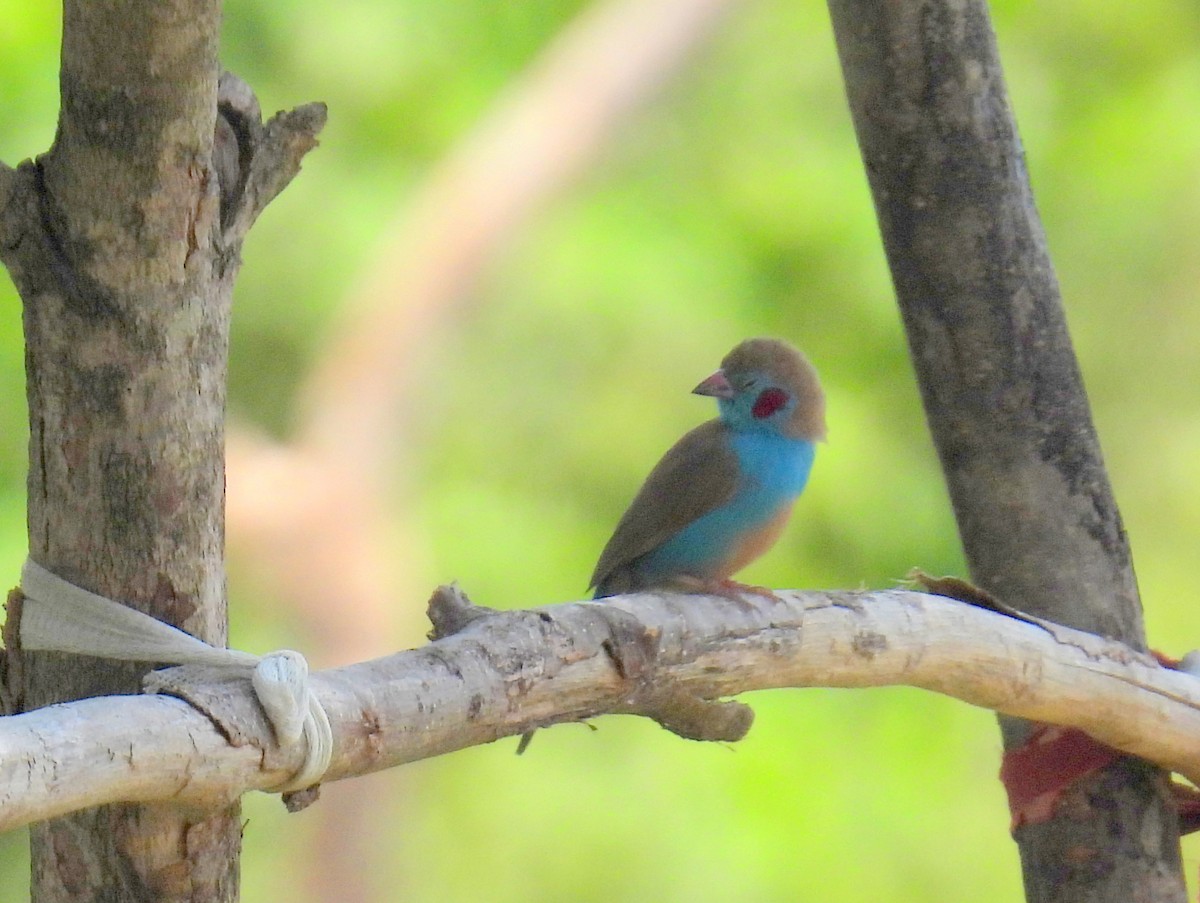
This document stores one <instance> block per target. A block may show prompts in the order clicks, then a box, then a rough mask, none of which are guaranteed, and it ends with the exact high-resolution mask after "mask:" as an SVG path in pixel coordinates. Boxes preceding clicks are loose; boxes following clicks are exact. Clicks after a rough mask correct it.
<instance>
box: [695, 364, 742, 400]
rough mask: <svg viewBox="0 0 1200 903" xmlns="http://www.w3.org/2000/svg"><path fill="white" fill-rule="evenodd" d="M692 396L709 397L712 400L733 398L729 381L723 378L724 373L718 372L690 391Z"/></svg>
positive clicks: (722, 371)
mask: <svg viewBox="0 0 1200 903" xmlns="http://www.w3.org/2000/svg"><path fill="white" fill-rule="evenodd" d="M692 394H693V395H710V396H712V397H713V398H733V386H732V385H730V383H729V380H728V379H726V378H725V371H724V370H718V371H717V372H716V373H714V374H713V375H712V376H710V377H709V378H708V379H706V380H704V382H702V383H700V385H698V386H696V388H694V389H692Z"/></svg>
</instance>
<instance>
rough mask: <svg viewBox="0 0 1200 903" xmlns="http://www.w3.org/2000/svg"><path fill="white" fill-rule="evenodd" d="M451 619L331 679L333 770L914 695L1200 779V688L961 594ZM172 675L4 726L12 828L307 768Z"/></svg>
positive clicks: (723, 734)
mask: <svg viewBox="0 0 1200 903" xmlns="http://www.w3.org/2000/svg"><path fill="white" fill-rule="evenodd" d="M430 617H431V620H432V621H433V623H434V625H435V630H434V633H435V635H436V636H438V637H440V638H439V639H436V640H435V641H434V642H432V643H430V644H429V645H427V646H424V647H422V648H420V649H415V650H412V651H408V652H401V653H397V654H395V655H390V656H387V657H385V658H380V659H376V660H374V661H369V662H363V663H361V664H356V665H350V666H347V667H343V668H337V669H333V670H330V671H324V672H321V673H320V674H317V675H315V676H314V678H313V680H314V684H315V689H316V691H317V693H318V695H319V696H320V698H321V700H322V702H323V703H324V705H325V707H326V709H327V710H328V713H329V716H330V720H331V722H332V725H333V731H334V737H335V751H334V758H333V763H332V765H331V767H330V770H329V772H328V773H327V774H326V777H325V779H326V780H337V779H340V778H346V777H352V776H355V775H360V774H365V773H368V772H372V771H377V770H379V769H383V768H388V767H391V766H394V765H399V764H402V763H405V762H412V761H415V760H418V759H424V758H428V757H431V756H436V755H440V754H442V753H447V752H451V751H453V750H456V749H461V748H464V747H468V746H475V745H478V744H481V743H487V742H490V741H492V740H495V739H497V738H500V737H504V736H509V735H514V734H521V733H524V732H526V731H529V730H532V729H534V728H539V727H544V726H546V725H549V724H553V723H557V722H561V721H572V720H577V719H582V718H590V717H593V716H596V715H601V714H605V713H612V712H625V713H635V714H642V715H647V716H649V717H652V718H654V719H655V720H657V721H659V722H660V723H661V724H663V725H664V726H666V727H668V728H669V729H671V730H673V731H675V732H676V733H679V734H681V735H683V736H687V737H693V738H696V739H727V740H732V739H738V738H739V737H741V736H743V735H744V734H745V732H746V730H747V729H748V728H749V724H750V712H749V709H748V708H746V707H745V706H742V705H740V704H738V703H728V702H725V703H719V702H712V700H718V699H721V698H722V697H728V696H732V695H735V694H738V693H742V692H745V691H747V690H759V689H766V688H772V687H809V686H822V687H867V686H885V685H893V684H908V685H911V686H916V687H923V688H925V689H928V690H934V691H937V692H939V693H945V694H947V695H950V696H954V697H957V698H959V699H962V700H963V701H965V702H969V703H971V704H973V705H978V706H983V707H986V708H991V709H995V710H997V711H1001V712H1005V713H1007V714H1011V715H1019V716H1021V717H1025V718H1031V719H1034V720H1037V721H1046V722H1053V723H1057V724H1063V725H1069V726H1072V727H1077V728H1080V729H1082V730H1084V731H1086V732H1088V733H1089V734H1091V735H1092V736H1093V737H1095V738H1096V739H1098V740H1100V741H1102V742H1104V743H1107V744H1109V745H1111V746H1114V747H1116V748H1118V749H1121V750H1123V751H1125V752H1128V753H1132V754H1134V755H1137V756H1141V757H1142V758H1145V759H1148V760H1151V761H1153V762H1157V763H1159V764H1161V765H1164V766H1166V767H1168V768H1170V769H1172V770H1174V771H1177V772H1179V773H1181V774H1183V775H1184V776H1186V777H1188V778H1190V779H1191V780H1193V781H1195V780H1197V779H1198V778H1200V681H1198V680H1197V678H1195V677H1192V676H1191V675H1189V674H1186V673H1182V672H1177V671H1172V670H1170V669H1167V668H1163V667H1161V666H1160V665H1158V663H1157V662H1156V661H1154V660H1153V659H1151V658H1148V657H1147V656H1144V655H1141V654H1139V653H1137V652H1134V651H1132V650H1130V649H1128V648H1127V647H1125V646H1122V645H1120V644H1117V643H1112V642H1109V641H1106V640H1104V639H1102V638H1099V637H1096V636H1093V635H1091V634H1086V633H1081V632H1079V631H1076V630H1071V629H1068V628H1065V627H1059V626H1056V625H1045V626H1039V625H1038V624H1032V623H1028V622H1025V621H1021V620H1017V619H1014V618H1009V617H1006V616H1004V615H1000V614H996V613H994V612H990V611H986V610H983V609H980V608H976V607H973V606H971V605H967V604H963V603H961V602H957V601H954V600H951V599H947V598H944V597H941V596H933V595H927V594H924V593H916V592H908V591H900V590H896V591H882V592H780V593H779V597H778V601H776V600H772V599H769V598H766V597H759V596H747V597H746V599H745V600H744V601H741V602H734V601H731V600H729V599H725V598H721V597H713V596H681V595H666V594H664V595H657V594H640V595H631V596H624V597H617V598H614V599H611V600H608V601H606V602H603V603H572V604H564V605H555V606H550V607H547V608H540V609H530V610H521V611H509V612H499V611H493V610H491V609H486V608H481V607H475V606H472V605H471V604H470V603H469V602H468V601H466V599H465V598H464V597H463V596H462V595H461V594H459V593H457V591H455V590H453V589H451V588H446V587H443V588H441V589H439V590H438V591H437V592H436V593H435V594H434V596H433V599H432V600H431V602H430ZM153 680H154V681H155V683H156V684H157V686H158V689H159V690H160V692H162V693H167V694H171V695H158V696H140V697H138V696H134V697H106V698H100V699H89V700H83V701H79V702H72V703H68V704H65V705H59V706H53V707H50V708H46V709H40V710H37V711H33V712H29V713H27V714H21V715H15V716H10V717H7V718H3V719H0V830H2V829H8V828H13V827H16V826H18V825H21V824H25V823H28V822H30V821H35V820H38V819H43V818H47V817H50V816H53V815H58V814H61V813H64V812H69V811H72V810H74V809H78V808H81V807H84V806H90V805H96V804H98V803H105V802H115V801H118V800H127V801H148V800H169V801H175V802H178V803H181V804H185V805H195V806H212V805H216V804H219V803H221V802H223V801H227V800H229V799H231V798H234V797H237V796H238V795H240V794H241V793H243V792H245V791H247V790H262V789H266V788H269V787H272V786H278V785H280V784H281V783H282V782H284V781H285V780H286V779H287V778H288V776H289V775H290V774H291V773H292V772H293V771H294V770H295V769H296V768H298V767H299V764H300V756H299V753H298V752H284V751H279V750H276V749H275V748H274V747H273V745H272V743H271V740H270V728H269V727H268V725H267V722H266V720H265V718H264V716H263V715H262V714H261V712H260V711H259V709H258V706H257V703H256V702H255V701H254V699H253V697H252V695H251V693H250V691H249V689H248V688H247V687H246V686H244V682H242V681H239V680H234V679H231V678H225V677H221V676H219V675H213V674H211V673H205V672H204V671H203V669H196V668H190V667H189V668H176V669H170V670H168V671H163V672H157V674H156V675H155V676H154V678H153ZM173 696H179V697H182V698H172V697H173ZM184 700H186V701H184Z"/></svg>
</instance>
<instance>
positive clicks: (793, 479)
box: [637, 430, 816, 578]
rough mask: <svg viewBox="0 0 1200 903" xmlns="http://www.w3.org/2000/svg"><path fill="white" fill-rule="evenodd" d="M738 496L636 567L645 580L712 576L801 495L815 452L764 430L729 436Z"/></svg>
mask: <svg viewBox="0 0 1200 903" xmlns="http://www.w3.org/2000/svg"><path fill="white" fill-rule="evenodd" d="M730 444H731V446H732V447H733V451H734V454H735V455H736V456H737V460H738V467H739V470H740V479H739V483H738V490H737V492H736V493H735V495H734V496H733V498H732V499H730V500H729V502H727V503H726V504H724V505H722V506H721V507H720V508H716V509H714V510H713V511H710V512H708V514H705V515H704V516H703V517H701V518H698V519H697V520H695V521H693V522H692V523H690V524H688V525H687V526H686V527H684V528H683V529H682V530H680V531H679V532H678V533H676V534H675V535H674V536H672V537H671V538H670V539H668V540H667V541H666V542H665V543H663V544H662V545H661V546H659V547H658V548H657V549H655V550H654V551H652V552H649V553H647V554H646V556H645V557H643V558H642V560H641V561H640V562H638V564H637V568H638V570H640V571H641V572H642V573H643V574H645V575H646V576H647V577H650V578H653V577H654V575H656V574H659V573H661V574H664V575H669V574H678V573H687V574H691V575H693V576H696V577H701V578H705V577H709V576H712V568H713V567H714V566H715V565H716V563H718V562H720V561H722V560H723V559H724V558H725V556H726V554H727V552H728V551H729V550H730V549H732V548H733V547H734V546H735V544H737V543H738V542H740V541H741V540H742V539H743V538H744V537H745V536H746V534H747V533H750V532H752V531H753V530H755V529H756V528H758V527H762V526H765V525H766V524H767V522H769V521H770V520H771V519H772V518H774V517H775V516H776V515H777V514H778V513H779V510H780V508H782V507H783V506H784V505H788V504H791V502H792V501H793V500H795V498H796V496H798V495H799V494H800V493H801V492H802V491H803V490H804V484H805V483H806V482H808V474H809V471H810V470H811V469H812V463H813V457H814V455H815V454H816V448H815V447H814V445H813V443H812V442H809V441H807V440H804V439H791V438H788V437H785V436H781V435H779V434H778V433H776V432H769V431H766V430H752V431H738V432H734V433H732V435H731V437H730Z"/></svg>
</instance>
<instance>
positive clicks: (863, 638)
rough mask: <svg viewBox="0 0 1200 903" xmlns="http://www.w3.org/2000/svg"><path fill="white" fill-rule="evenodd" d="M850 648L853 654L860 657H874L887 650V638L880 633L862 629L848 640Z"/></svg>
mask: <svg viewBox="0 0 1200 903" xmlns="http://www.w3.org/2000/svg"><path fill="white" fill-rule="evenodd" d="M850 648H851V649H853V650H854V654H855V655H858V656H861V657H862V658H874V657H875V656H877V655H879V653H881V652H887V648H888V640H887V637H886V636H884V635H883V634H882V633H875V632H874V631H870V630H864V631H862V632H861V633H856V634H855V635H854V638H853V639H852V640H851V641H850Z"/></svg>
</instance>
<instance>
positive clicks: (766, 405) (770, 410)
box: [750, 389, 788, 420]
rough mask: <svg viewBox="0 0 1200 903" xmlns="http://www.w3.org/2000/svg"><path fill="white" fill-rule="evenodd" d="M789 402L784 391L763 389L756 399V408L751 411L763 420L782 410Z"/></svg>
mask: <svg viewBox="0 0 1200 903" xmlns="http://www.w3.org/2000/svg"><path fill="white" fill-rule="evenodd" d="M787 400H788V396H787V392H785V391H783V389H763V390H762V392H760V393H759V395H758V398H756V399H754V407H753V408H751V409H750V412H751V413H752V414H754V416H755V417H757V418H758V419H759V420H762V419H763V418H764V417H770V416H771V415H772V414H774V413H775V412H776V411H778V410H779V409H780V408H782V407H783V406H784V405H785V404H787Z"/></svg>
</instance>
